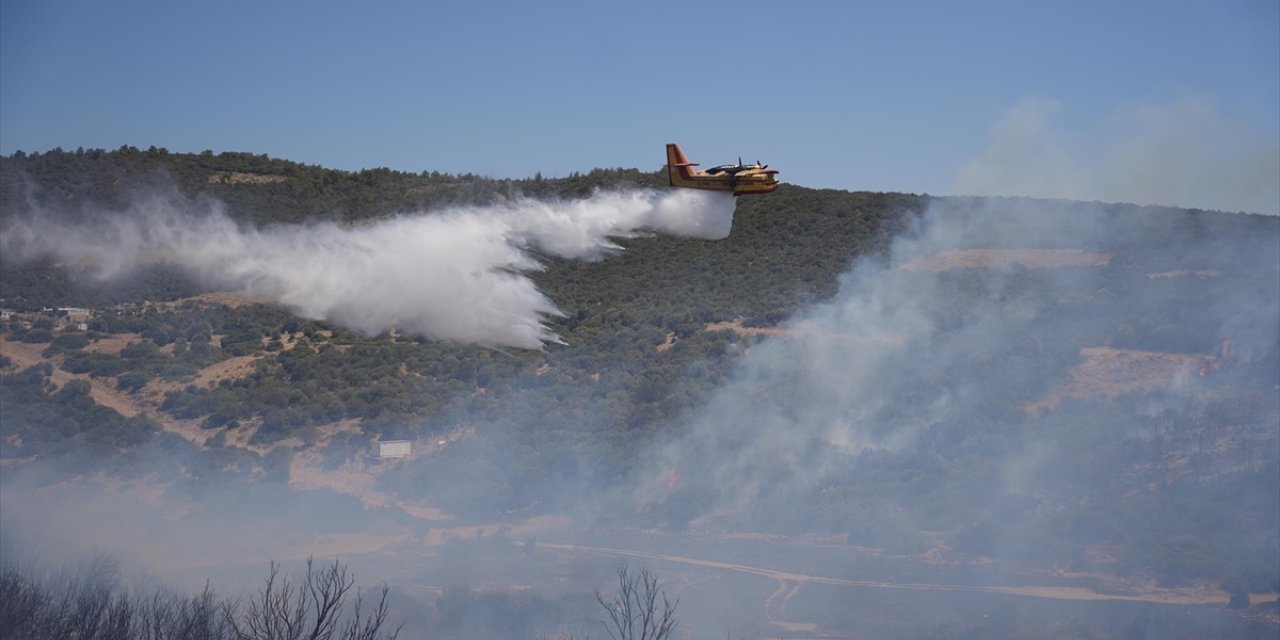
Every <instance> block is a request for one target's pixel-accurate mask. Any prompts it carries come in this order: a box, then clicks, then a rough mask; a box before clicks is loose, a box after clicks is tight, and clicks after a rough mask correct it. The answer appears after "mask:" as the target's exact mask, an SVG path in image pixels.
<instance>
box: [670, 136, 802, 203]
mask: <svg viewBox="0 0 1280 640" xmlns="http://www.w3.org/2000/svg"><path fill="white" fill-rule="evenodd" d="M696 166H698V163H696V162H689V158H687V157H685V155H684V152H683V151H681V150H680V145H678V144H668V145H667V179H668V181H669V182H670V183H671V186H673V187H683V188H685V189H709V190H711V191H732V192H733V195H735V196H745V195H752V194H764V193H772V192H773V191H774V190H775V189H777V188H778V184H779V182H778V178H777V177H776V176H777V174H778V170H777V169H770V168H768V167H769V166H768V165H761V164H760V163H758V162H757V163H756V164H754V165H744V164H742V161H741V160H739V161H738V164H736V165H733V164H725V165H720V166H718V167H712V168H710V169H707V170H706V171H699V170H697V169H694V168H693V167H696Z"/></svg>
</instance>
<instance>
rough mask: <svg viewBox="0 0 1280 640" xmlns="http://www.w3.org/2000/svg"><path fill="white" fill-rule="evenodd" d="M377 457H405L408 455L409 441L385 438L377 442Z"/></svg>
mask: <svg viewBox="0 0 1280 640" xmlns="http://www.w3.org/2000/svg"><path fill="white" fill-rule="evenodd" d="M378 457H379V458H407V457H409V441H408V440H387V441H385V442H379V443H378Z"/></svg>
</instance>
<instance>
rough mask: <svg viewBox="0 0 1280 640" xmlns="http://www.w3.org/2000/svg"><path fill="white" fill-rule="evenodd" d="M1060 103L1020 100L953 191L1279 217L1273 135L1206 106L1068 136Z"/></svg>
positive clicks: (1149, 108) (1157, 111)
mask: <svg viewBox="0 0 1280 640" xmlns="http://www.w3.org/2000/svg"><path fill="white" fill-rule="evenodd" d="M1063 108H1064V107H1063V105H1062V104H1061V103H1059V102H1057V101H1055V100H1050V99H1046V98H1042V97H1034V96H1033V97H1028V98H1024V99H1023V100H1021V101H1020V102H1019V103H1018V104H1017V105H1015V106H1014V107H1013V109H1011V110H1010V111H1009V112H1008V113H1006V114H1005V115H1004V116H1003V117H1002V118H1001V119H1000V121H999V122H997V123H996V125H995V126H994V127H992V129H991V133H990V137H989V140H988V144H987V147H986V149H984V150H983V152H982V153H981V155H980V156H979V157H977V158H974V159H972V160H970V161H969V162H967V163H965V165H964V166H962V167H961V169H960V171H959V172H958V175H957V176H956V180H955V184H954V185H953V188H952V192H953V193H959V194H967V195H990V196H1033V197H1041V198H1067V199H1073V200H1085V201H1088V200H1099V201H1103V202H1132V203H1136V204H1159V205H1169V206H1178V207H1188V208H1201V209H1212V210H1219V211H1244V212H1249V213H1261V214H1267V215H1277V214H1280V178H1277V176H1280V137H1278V136H1277V135H1276V133H1275V132H1274V131H1256V130H1253V129H1252V128H1251V127H1249V126H1248V125H1247V124H1245V123H1243V122H1238V121H1235V120H1232V119H1231V118H1230V117H1227V116H1224V115H1221V114H1220V113H1219V112H1218V110H1217V108H1216V106H1215V104H1214V103H1213V101H1211V100H1209V99H1207V98H1204V97H1199V96H1191V97H1186V98H1183V99H1180V100H1177V101H1175V102H1174V103H1172V104H1168V105H1137V106H1132V107H1128V108H1125V109H1119V110H1117V111H1116V112H1115V113H1114V114H1111V116H1110V117H1109V119H1108V121H1107V122H1106V123H1104V124H1099V125H1097V126H1096V127H1095V128H1096V130H1095V131H1068V130H1066V129H1065V127H1064V126H1063V125H1061V124H1060V122H1059V114H1060V113H1061V112H1062V111H1063Z"/></svg>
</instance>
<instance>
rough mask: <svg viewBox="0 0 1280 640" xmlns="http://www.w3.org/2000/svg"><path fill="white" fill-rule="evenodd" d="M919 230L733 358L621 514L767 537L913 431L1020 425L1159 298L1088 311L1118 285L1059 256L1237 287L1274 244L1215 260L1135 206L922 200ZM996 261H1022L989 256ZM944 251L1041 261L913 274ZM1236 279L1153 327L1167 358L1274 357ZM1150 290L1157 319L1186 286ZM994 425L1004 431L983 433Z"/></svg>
mask: <svg viewBox="0 0 1280 640" xmlns="http://www.w3.org/2000/svg"><path fill="white" fill-rule="evenodd" d="M919 220H920V222H919V224H918V225H916V226H915V228H914V229H912V230H911V231H909V232H908V233H905V234H903V235H901V236H899V237H897V238H896V239H895V240H894V243H893V247H892V252H891V256H890V257H889V259H888V260H887V262H886V261H880V260H877V259H861V260H859V261H858V262H856V263H855V265H854V266H853V268H852V269H851V270H850V271H849V272H848V273H846V274H845V275H844V276H843V277H842V278H841V286H840V290H839V293H838V294H837V295H836V296H835V297H834V298H833V299H832V300H830V301H828V302H826V303H823V304H818V305H815V306H813V307H810V308H808V309H804V310H802V311H800V312H799V313H798V314H797V316H796V317H795V318H793V319H792V320H791V321H790V322H788V323H787V324H786V325H784V327H782V328H783V329H784V331H783V333H782V335H780V336H778V337H771V338H768V339H765V340H763V341H761V342H759V343H757V344H754V345H752V346H750V347H749V349H748V350H747V352H746V353H745V354H744V355H743V356H742V357H741V359H740V360H739V361H738V362H737V363H736V365H735V371H734V372H733V374H732V376H731V378H730V380H729V381H728V382H727V383H726V384H725V385H724V386H723V387H722V388H720V389H718V390H716V391H715V392H714V393H713V394H712V395H711V396H710V398H709V399H708V401H707V403H706V404H705V406H703V407H701V408H699V409H698V410H697V411H695V412H694V413H692V414H691V415H690V416H689V417H688V420H687V422H686V423H685V424H683V425H682V426H681V427H680V428H679V429H677V430H674V431H673V433H672V435H671V437H670V438H669V439H668V440H667V441H665V442H661V443H658V444H657V445H656V446H655V447H654V450H653V452H652V455H651V457H650V458H648V459H647V460H646V462H645V464H642V465H640V469H639V471H638V473H637V478H636V481H637V484H636V485H635V487H633V489H632V490H633V491H634V494H633V495H634V498H635V501H636V503H638V504H641V505H646V506H647V507H653V508H658V509H663V508H666V507H663V505H664V504H672V503H679V504H680V506H679V507H678V508H680V509H684V510H685V512H684V515H686V516H692V517H711V518H713V519H716V518H728V519H730V520H729V521H730V522H735V521H736V522H739V523H742V522H746V523H750V526H764V527H768V526H770V525H768V524H763V525H762V524H761V523H767V522H769V521H770V518H773V517H775V516H776V515H777V514H772V513H769V512H767V510H765V509H763V508H761V505H762V504H772V505H778V504H786V505H791V506H792V507H795V508H797V509H799V508H800V507H801V506H802V505H804V504H806V503H807V502H808V501H811V500H812V499H813V495H814V492H815V491H816V490H819V489H820V488H821V487H823V486H824V485H825V484H826V483H828V482H833V481H835V482H839V480H838V478H840V477H841V475H842V474H844V473H846V471H847V470H848V469H850V468H853V467H854V466H856V465H857V464H859V462H858V456H859V454H860V453H863V452H868V451H881V452H887V453H892V452H898V451H902V450H904V449H907V448H910V447H913V446H918V445H919V443H920V441H921V437H922V436H924V435H926V434H930V433H935V432H936V433H948V432H950V433H964V430H965V429H966V427H965V425H967V424H970V423H973V424H991V423H993V422H994V421H999V420H1009V421H1012V422H1014V423H1018V422H1023V421H1025V422H1032V421H1033V420H1034V419H1033V418H1032V417H1030V414H1024V413H1022V412H1019V411H1018V410H1017V409H1016V407H1018V406H1019V403H1030V402H1032V401H1034V400H1037V399H1039V398H1043V397H1045V396H1046V395H1047V394H1048V393H1049V389H1050V388H1051V387H1053V385H1056V384H1058V383H1059V382H1060V380H1061V379H1065V378H1066V377H1067V374H1066V372H1065V369H1066V368H1067V367H1068V366H1070V365H1071V364H1073V363H1075V362H1076V361H1077V360H1078V359H1079V355H1078V354H1079V350H1080V349H1081V348H1085V347H1093V346H1099V345H1101V344H1104V342H1103V341H1104V340H1107V339H1109V338H1110V336H1111V335H1112V332H1113V331H1114V330H1115V328H1116V327H1118V326H1120V325H1121V324H1123V323H1126V322H1129V323H1132V322H1136V321H1139V319H1141V318H1142V317H1144V314H1145V313H1148V311H1147V310H1149V309H1150V306H1144V305H1152V304H1156V301H1159V300H1161V298H1159V297H1155V296H1154V294H1153V298H1152V299H1143V300H1137V299H1134V300H1130V299H1128V298H1123V299H1115V300H1112V301H1111V302H1110V303H1109V304H1104V303H1103V302H1102V301H1101V300H1103V299H1105V296H1107V295H1110V294H1109V293H1108V292H1107V289H1108V287H1114V286H1117V285H1115V284H1113V282H1112V279H1120V278H1123V277H1124V276H1123V275H1117V274H1116V273H1115V272H1113V271H1112V270H1110V269H1109V268H1108V267H1107V265H1108V264H1109V262H1108V261H1107V260H1093V261H1090V262H1088V263H1081V262H1076V263H1073V264H1063V263H1057V262H1056V261H1057V260H1059V259H1066V258H1070V257H1072V256H1074V255H1075V254H1074V253H1072V252H1069V251H1064V250H1067V249H1076V250H1080V249H1085V248H1089V249H1093V250H1099V251H1102V252H1101V253H1098V254H1097V255H1099V256H1109V255H1110V253H1109V251H1111V249H1105V248H1106V247H1122V248H1126V249H1134V248H1135V247H1140V248H1141V249H1140V250H1135V251H1134V252H1131V253H1124V254H1122V258H1118V259H1119V260H1132V259H1135V256H1136V255H1139V254H1140V252H1141V251H1149V250H1150V249H1149V247H1160V246H1177V247H1181V248H1180V249H1179V250H1178V252H1177V253H1173V254H1170V255H1169V256H1168V258H1169V259H1172V260H1174V261H1175V262H1177V263H1178V264H1185V265H1202V264H1214V265H1229V266H1230V268H1232V269H1237V270H1240V271H1235V273H1236V274H1237V275H1238V274H1240V273H1246V272H1247V271H1244V270H1246V269H1255V268H1256V265H1257V264H1259V263H1260V262H1267V261H1269V260H1271V259H1272V258H1273V257H1274V246H1275V245H1274V237H1273V238H1270V239H1267V238H1257V239H1255V240H1253V243H1252V244H1249V243H1247V242H1245V241H1244V240H1243V239H1242V238H1241V237H1238V236H1236V237H1231V238H1230V242H1231V243H1232V244H1231V245H1230V247H1227V246H1224V245H1223V244H1222V243H1224V242H1227V239H1226V238H1225V236H1223V237H1215V238H1207V237H1204V234H1205V230H1204V228H1200V227H1197V223H1196V222H1192V221H1191V220H1192V218H1189V217H1186V216H1183V215H1182V214H1180V213H1178V214H1175V213H1173V212H1169V211H1165V210H1159V209H1139V208H1136V207H1135V208H1131V209H1129V210H1128V211H1127V212H1126V213H1125V218H1124V220H1123V221H1116V220H1111V219H1110V218H1109V216H1108V215H1107V214H1106V211H1105V208H1104V207H1102V206H1100V205H1094V204H1088V203H1078V202H1060V203H1054V202H1044V201H1032V200H1010V201H1003V200H991V201H981V200H964V199H947V200H936V201H934V202H933V203H932V204H931V207H930V209H929V210H928V211H927V212H925V214H924V215H923V216H921V217H920V219H919ZM1224 228H1227V227H1226V226H1225V225H1224ZM1268 242H1270V243H1271V245H1270V246H1271V249H1268ZM1010 247H1016V248H1019V249H1029V250H1028V251H1025V252H1018V251H1007V252H1004V253H1002V251H1000V250H996V251H990V249H991V248H1010ZM957 250H969V251H985V252H986V253H987V254H988V255H990V256H994V257H1000V256H1002V255H1003V256H1005V257H1009V256H1017V255H1019V254H1020V253H1025V254H1028V255H1035V256H1036V257H1037V258H1038V259H1039V260H1041V261H1044V262H1045V264H1044V265H1043V268H1041V267H1036V266H1028V265H1027V264H1024V263H1021V262H1017V261H1016V260H1015V259H1014V258H1013V257H1009V259H1008V260H1007V261H1005V262H1003V263H1002V262H1000V261H999V260H995V261H993V262H991V263H989V264H986V265H984V266H983V267H982V268H974V267H973V265H968V266H966V265H965V264H963V263H961V262H959V261H957V262H956V263H955V264H953V265H952V266H951V267H948V268H949V269H954V270H955V271H954V273H943V272H934V271H930V270H928V269H920V268H915V264H918V263H917V262H916V261H920V260H924V259H927V258H937V257H938V256H947V255H949V254H957ZM1116 251H1120V249H1116ZM958 255H963V253H959V254H958ZM1017 259H1018V260H1027V258H1026V257H1023V258H1017ZM1031 264H1033V265H1034V264H1035V262H1034V261H1033V262H1032V263H1031ZM1051 267H1052V268H1051ZM1224 269H1228V267H1224ZM940 271H945V269H943V270H940ZM1277 277H1280V273H1278V272H1277V271H1276V267H1275V266H1274V265H1270V266H1269V267H1268V268H1267V269H1266V270H1259V277H1258V278H1257V280H1258V281H1259V282H1261V283H1265V284H1263V285H1260V286H1274V283H1275V282H1276V278H1277ZM1249 282H1251V281H1250V280H1249V279H1247V278H1241V279H1240V281H1239V282H1237V281H1234V280H1233V281H1231V282H1230V283H1222V284H1220V286H1218V287H1216V288H1215V290H1214V291H1213V293H1212V295H1210V296H1204V295H1203V294H1200V295H1201V296H1202V297H1201V299H1200V300H1199V304H1200V305H1201V306H1202V308H1200V309H1199V310H1198V314H1199V317H1198V319H1197V320H1196V321H1195V322H1191V321H1187V326H1177V327H1174V326H1172V325H1170V326H1169V327H1167V330H1168V334H1167V336H1166V337H1167V338H1169V339H1170V340H1171V344H1172V343H1173V338H1174V337H1175V336H1176V339H1177V340H1176V344H1177V345H1178V346H1179V348H1182V349H1185V350H1191V349H1195V348H1198V349H1199V350H1200V352H1201V353H1204V352H1205V351H1207V350H1208V349H1212V348H1213V345H1215V344H1217V343H1218V342H1220V340H1221V339H1222V338H1224V337H1230V338H1231V340H1232V344H1233V345H1234V344H1237V343H1239V344H1246V343H1247V344H1249V345H1250V346H1249V347H1247V348H1244V349H1245V350H1247V351H1249V352H1251V353H1255V354H1266V353H1271V352H1274V350H1275V348H1276V334H1275V327H1276V326H1277V323H1280V306H1278V305H1277V304H1276V303H1275V302H1274V296H1270V297H1267V296H1265V295H1263V294H1261V292H1260V291H1255V290H1253V289H1252V288H1251V287H1252V286H1253V285H1250V284H1248V283H1249ZM1165 286H1166V287H1167V288H1166V290H1165V293H1163V294H1161V295H1167V296H1169V300H1168V301H1166V302H1164V304H1168V305H1172V304H1174V301H1179V302H1181V301H1183V300H1185V299H1187V298H1189V297H1190V296H1191V294H1190V293H1188V292H1190V291H1195V290H1196V289H1195V287H1196V286H1197V285H1196V281H1195V280H1194V279H1187V281H1185V282H1182V281H1178V282H1169V283H1165ZM958 288H962V289H963V291H964V294H963V297H959V296H958V295H957V289H958ZM1064 300H1065V301H1090V304H1088V305H1084V304H1078V303H1077V302H1071V303H1070V304H1068V305H1066V308H1071V309H1073V311H1072V313H1076V314H1086V313H1087V314H1088V315H1081V317H1079V318H1076V317H1071V316H1063V315H1062V309H1063V306H1061V305H1062V301H1064ZM1170 308H1171V307H1170ZM1086 309H1087V310H1088V311H1087V312H1086V311H1085V310H1086ZM1170 313H1172V311H1170ZM1008 411H1012V412H1013V413H1012V414H1009V413H1001V412H1008ZM993 412H994V414H998V415H1000V416H1003V417H1002V418H999V419H993V418H992V417H991V416H992V415H993ZM947 425H959V426H957V427H954V428H950V427H948V426H947ZM1027 439H1028V441H1029V442H1030V444H1027V445H1026V446H1027V448H1028V453H1027V455H1026V456H1023V457H1018V456H1013V455H1011V457H1010V458H1009V460H1010V462H1009V469H1008V471H1007V474H1008V476H1009V478H1010V480H1011V481H1012V480H1016V479H1018V478H1025V477H1026V476H1027V475H1028V474H1030V473H1032V472H1033V471H1034V470H1035V469H1036V468H1038V467H1039V466H1040V464H1041V463H1042V462H1043V461H1044V460H1045V459H1046V456H1045V454H1044V453H1043V451H1045V450H1049V448H1050V447H1051V445H1049V444H1045V443H1038V442H1036V438H1035V436H1027ZM833 479H835V480H833ZM682 492H686V495H692V496H693V497H681V494H682ZM715 524H716V525H717V526H723V525H724V521H718V522H716V523H715Z"/></svg>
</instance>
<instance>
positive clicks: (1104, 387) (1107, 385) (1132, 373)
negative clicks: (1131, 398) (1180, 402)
mask: <svg viewBox="0 0 1280 640" xmlns="http://www.w3.org/2000/svg"><path fill="white" fill-rule="evenodd" d="M1080 355H1081V356H1082V357H1083V358H1084V362H1083V363H1081V364H1079V365H1076V366H1075V367H1073V368H1072V369H1071V371H1070V372H1069V375H1070V376H1071V378H1070V380H1068V381H1067V382H1066V383H1065V384H1063V385H1062V386H1061V387H1059V388H1058V389H1057V390H1056V391H1054V392H1053V393H1051V394H1050V395H1049V397H1047V398H1045V399H1043V400H1040V401H1038V402H1034V403H1031V404H1026V405H1023V406H1022V409H1023V410H1024V411H1026V412H1027V413H1029V414H1031V415H1034V416H1038V415H1040V414H1041V413H1043V412H1044V411H1046V410H1050V409H1054V408H1056V407H1057V406H1058V403H1060V402H1061V401H1062V400H1063V399H1064V398H1082V399H1093V398H1107V399H1114V398H1117V397H1119V396H1121V395H1124V394H1126V393H1131V392H1134V391H1145V390H1150V389H1159V388H1162V387H1166V386H1168V385H1169V384H1171V383H1172V382H1173V381H1174V379H1175V378H1177V377H1178V376H1179V375H1186V374H1188V373H1189V372H1192V371H1196V370H1197V369H1199V368H1200V367H1201V366H1204V365H1205V364H1207V363H1209V362H1212V361H1213V360H1214V357H1213V356H1210V355H1205V354H1181V353H1157V352H1151V351H1133V350H1129V349H1112V348H1110V347H1087V348H1084V349H1081V350H1080Z"/></svg>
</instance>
